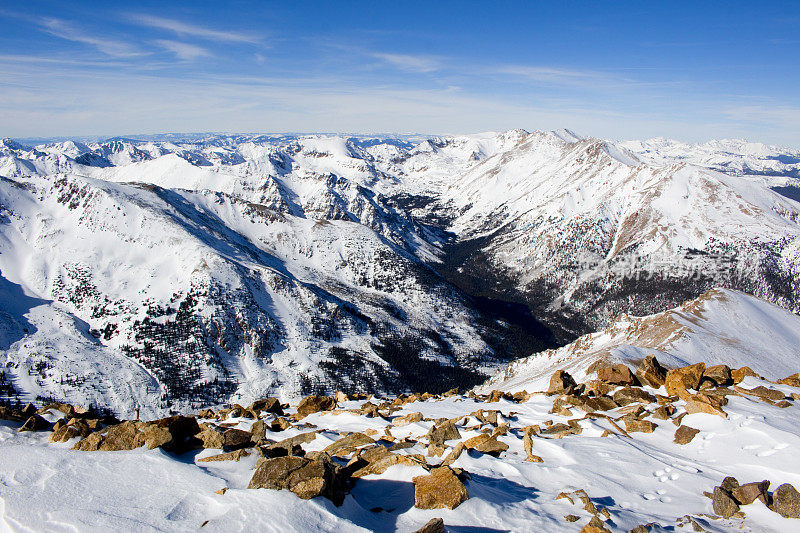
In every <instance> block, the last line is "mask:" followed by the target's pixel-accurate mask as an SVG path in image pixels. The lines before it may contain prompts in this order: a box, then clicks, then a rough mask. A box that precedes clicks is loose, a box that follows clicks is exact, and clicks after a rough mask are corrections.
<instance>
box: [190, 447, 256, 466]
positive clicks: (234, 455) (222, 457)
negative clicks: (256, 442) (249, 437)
mask: <svg viewBox="0 0 800 533" xmlns="http://www.w3.org/2000/svg"><path fill="white" fill-rule="evenodd" d="M249 456H250V452H248V451H247V450H236V451H233V452H226V453H218V454H216V455H211V456H209V457H203V458H202V459H198V461H200V462H203V463H209V462H212V461H236V462H239V459H241V458H242V457H249Z"/></svg>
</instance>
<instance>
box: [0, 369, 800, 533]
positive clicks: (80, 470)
mask: <svg viewBox="0 0 800 533" xmlns="http://www.w3.org/2000/svg"><path fill="white" fill-rule="evenodd" d="M757 384H761V382H760V380H757V379H755V378H747V379H746V380H745V381H744V382H743V383H742V384H741V385H742V387H745V388H751V387H753V386H755V385H757ZM770 386H771V385H770ZM776 388H778V389H780V390H783V391H784V392H785V393H787V394H789V393H791V392H792V391H795V392H796V391H797V389H794V388H792V387H784V386H778V387H776ZM551 403H552V397H550V398H548V397H546V396H543V395H535V396H533V397H532V398H531V399H530V400H529V401H527V402H522V403H514V402H509V401H506V400H500V401H499V402H496V403H489V404H487V403H484V402H478V401H475V400H472V399H469V398H466V397H462V396H455V397H451V398H447V399H442V400H429V401H425V402H414V403H410V404H407V405H406V406H405V408H404V409H403V410H401V411H398V412H396V413H394V415H403V414H407V413H412V412H421V413H422V414H423V415H424V416H425V417H426V418H433V419H436V418H455V417H458V416H465V415H468V414H469V413H471V412H473V411H476V410H477V409H497V410H500V411H501V412H502V419H501V420H502V421H503V422H507V423H509V424H510V426H511V430H510V432H509V433H508V434H507V435H504V436H501V437H499V440H500V441H501V442H504V443H506V444H508V445H509V450H508V451H507V452H505V453H504V454H503V455H502V456H501V457H499V458H495V457H492V456H489V455H483V454H480V453H478V452H474V451H473V452H464V453H463V454H462V455H461V457H460V458H459V459H457V460H456V462H455V463H454V464H453V466H454V467H458V468H462V469H464V470H466V471H467V472H469V473H470V475H471V479H470V480H469V481H467V482H466V486H467V489H468V491H469V493H470V498H469V499H468V500H467V501H466V502H464V503H463V504H461V505H460V506H458V507H457V508H456V509H454V510H444V509H439V510H420V509H416V508H414V507H413V502H414V488H413V485H412V483H411V479H412V477H414V476H417V475H421V474H424V473H425V471H424V470H423V469H422V468H421V467H418V466H414V467H412V466H402V465H396V466H393V467H390V468H389V469H388V470H387V471H386V472H385V473H384V474H382V475H371V476H368V477H366V478H363V479H361V480H359V481H357V482H356V485H355V487H354V488H353V490H352V492H351V494H350V495H348V496H347V498H346V500H345V502H344V504H343V505H342V506H341V507H335V506H334V505H333V504H332V503H331V502H330V501H328V500H326V499H324V498H315V499H313V500H309V501H306V500H301V499H299V498H297V497H296V496H295V495H294V494H292V493H290V492H288V491H274V490H267V489H258V490H251V489H247V488H246V487H247V484H248V481H249V479H250V477H251V475H252V471H253V467H254V463H255V455H252V456H250V457H247V458H244V459H242V460H241V461H239V462H232V461H226V462H215V463H198V462H197V460H198V459H199V458H202V457H205V456H208V455H212V454H213V453H216V452H214V451H212V450H203V451H201V452H199V453H190V454H184V455H182V456H172V455H170V454H168V453H166V452H163V451H160V450H158V449H156V450H146V449H144V448H141V449H138V450H133V451H119V452H80V451H73V450H70V449H69V448H70V447H71V445H72V444H74V442H75V440H73V441H71V442H69V443H64V444H50V443H47V442H46V438H47V435H49V433H46V432H43V433H17V432H16V427H17V426H18V424H13V423H8V422H3V423H2V425H0V484H1V485H0V486H2V491H0V513H2V524H3V525H4V527H5V528H6V529H8V530H11V531H34V530H35V531H40V530H49V531H65V530H72V529H75V530H79V531H108V530H115V531H134V530H135V531H164V530H169V531H195V530H197V528H198V527H199V526H201V525H203V524H205V526H204V531H205V530H209V531H363V530H373V531H413V530H415V529H417V528H419V527H421V526H422V525H423V524H424V523H426V522H427V521H428V520H429V519H431V518H434V517H442V518H443V519H444V522H445V524H446V527H447V528H448V531H451V532H474V531H508V530H511V531H577V530H578V529H579V528H580V526H582V525H583V524H585V523H586V522H587V521H588V519H589V517H590V515H589V514H587V513H586V512H585V511H583V510H582V508H581V505H580V504H576V505H571V504H569V503H568V502H567V500H564V499H558V500H557V499H556V496H557V495H558V494H559V493H560V492H562V491H570V490H575V489H585V490H586V491H587V493H588V494H589V496H590V497H591V498H592V501H593V503H594V504H595V505H596V506H597V507H599V508H607V509H608V511H609V512H610V515H611V521H610V522H608V523H607V524H606V525H607V527H609V528H610V529H611V530H612V531H628V530H629V529H631V528H633V527H634V526H636V525H638V524H645V523H650V522H654V523H656V524H660V527H656V528H655V529H653V531H691V530H692V529H691V526H688V527H687V528H685V529H683V528H680V527H677V529H673V528H675V527H676V526H677V524H678V522H677V521H678V519H680V518H682V517H684V516H685V515H687V514H688V515H691V516H693V517H694V519H695V520H696V521H697V522H698V523H700V524H702V526H703V527H704V528H705V529H706V530H708V531H728V530H730V531H734V530H735V531H753V532H769V531H793V530H796V529H795V528H796V527H797V526H798V523H797V521H792V520H790V519H785V518H782V517H780V516H779V515H777V514H776V513H773V512H772V511H770V510H769V509H767V508H766V507H765V506H764V505H763V504H761V503H760V502H758V501H757V502H756V503H754V504H752V505H749V506H746V507H744V508H743V510H744V511H745V512H746V514H747V517H746V518H745V519H744V520H741V519H729V520H719V519H717V520H713V519H710V518H708V517H705V516H704V515H706V514H713V512H712V508H711V500H709V499H707V498H706V497H704V496H703V494H702V493H703V491H708V490H711V488H712V487H713V486H714V485H718V484H719V483H720V481H721V480H722V479H723V478H724V477H725V476H727V475H733V476H735V477H737V478H738V479H740V480H744V481H755V480H758V481H760V480H761V479H769V480H770V481H771V482H772V487H773V489H774V488H775V487H777V485H779V484H781V483H784V482H788V483H792V484H795V485H800V457H798V455H797V454H796V453H794V452H793V450H795V449H797V446H800V425H798V424H797V421H798V414H800V413H798V407H797V406H796V405H792V406H791V407H789V408H786V409H780V408H777V407H775V406H772V405H767V404H764V403H759V402H757V401H754V400H751V399H746V398H741V397H732V398H731V401H730V403H729V404H728V405H727V406H726V408H725V409H726V411H727V412H728V414H729V418H728V419H723V418H720V417H717V416H713V415H707V414H694V415H687V416H685V417H684V418H683V420H682V422H681V423H682V424H686V425H690V426H692V427H695V428H698V429H700V430H701V431H700V433H699V434H698V436H697V437H696V438H695V439H694V440H693V441H692V442H691V443H689V444H687V445H684V446H680V445H677V444H674V443H673V442H672V438H673V433H674V431H675V425H673V424H672V423H670V422H667V421H663V422H660V423H659V427H658V428H656V430H655V431H654V432H653V433H652V434H641V433H635V434H632V436H633V438H626V437H624V436H622V435H614V436H610V437H601V435H602V433H603V431H604V430H606V429H610V430H612V431H613V429H614V428H613V427H612V426H611V425H610V424H609V423H608V422H606V421H604V420H594V421H592V420H584V421H582V422H580V424H581V426H582V427H583V432H582V433H581V434H580V435H572V436H569V437H565V438H563V439H558V440H550V439H543V438H538V439H534V442H533V449H534V453H536V454H538V455H539V456H541V457H542V459H543V462H542V463H530V462H526V461H524V458H525V457H526V454H525V452H524V451H523V444H522V439H521V432H520V431H519V430H520V428H522V427H524V426H527V425H531V424H542V423H543V422H544V421H546V420H553V421H555V422H566V417H561V416H558V415H553V414H550V413H549V410H550V407H551ZM358 404H359V402H347V403H346V404H345V405H344V406H343V407H356V406H358ZM473 420H474V418H473ZM231 421H232V422H237V426H236V427H240V428H243V429H246V428H247V427H248V426H249V424H250V423H251V422H252V421H248V420H246V419H233V420H231ZM304 422H307V423H311V424H314V425H316V426H318V429H323V431H322V433H320V435H319V436H318V437H317V438H316V439H315V440H314V441H312V442H310V443H308V444H305V445H304V448H305V449H306V451H311V450H320V449H322V448H324V447H325V446H326V445H328V444H330V443H332V442H334V441H335V440H336V439H337V438H339V435H338V433H345V432H350V431H364V430H367V429H370V428H372V429H376V430H378V431H379V432H380V433H381V434H383V431H384V428H386V427H387V426H389V424H390V422H389V421H387V420H383V419H381V418H365V417H363V416H360V415H355V414H349V413H344V414H331V413H317V414H313V415H310V416H308V417H307V418H306V419H304ZM432 425H433V422H431V421H427V422H425V421H423V422H419V423H413V424H410V425H408V426H404V427H401V428H392V429H391V433H392V434H393V435H394V436H395V437H397V438H402V437H406V436H411V437H414V438H420V437H422V436H424V435H425V434H426V433H427V431H428V429H429V428H430V427H431V426H432ZM299 432H300V430H296V429H290V430H287V431H285V432H281V433H280V434H275V435H270V434H269V433H268V436H269V437H271V438H278V439H279V438H285V437H288V436H291V435H293V434H296V433H299ZM477 434H478V431H477V430H471V431H470V430H463V429H462V437H463V438H464V439H466V438H469V437H472V436H475V435H477ZM451 444H453V443H452V442H451ZM398 453H404V454H411V453H423V454H424V453H425V449H424V447H422V445H421V444H418V445H416V446H414V447H413V448H409V449H406V450H401V451H400V452H398ZM427 460H428V462H429V464H433V463H436V462H438V461H439V460H440V458H435V457H428V458H427ZM223 487H229V490H227V492H225V493H224V494H221V495H220V494H216V493H215V491H218V490H219V489H221V488H223ZM378 507H380V508H382V509H384V510H383V511H378V512H375V511H372V509H375V508H378ZM568 514H574V515H577V516H579V517H580V521H579V522H576V523H568V522H566V521H565V520H564V516H565V515H568Z"/></svg>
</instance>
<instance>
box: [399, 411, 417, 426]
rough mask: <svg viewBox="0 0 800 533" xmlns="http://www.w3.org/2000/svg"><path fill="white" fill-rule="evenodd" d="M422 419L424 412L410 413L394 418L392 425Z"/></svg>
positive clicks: (403, 424) (401, 424)
mask: <svg viewBox="0 0 800 533" xmlns="http://www.w3.org/2000/svg"><path fill="white" fill-rule="evenodd" d="M421 421H422V413H409V414H407V415H403V416H398V417H397V418H394V419H393V420H392V425H393V426H395V427H402V426H407V425H408V424H413V423H415V422H421Z"/></svg>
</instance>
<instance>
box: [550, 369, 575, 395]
mask: <svg viewBox="0 0 800 533" xmlns="http://www.w3.org/2000/svg"><path fill="white" fill-rule="evenodd" d="M577 387H578V384H577V383H575V380H574V379H572V376H570V375H569V374H568V373H567V372H565V371H563V370H557V371H556V372H555V373H553V375H552V376H551V377H550V386H549V387H548V389H547V394H570V393H572V392H573V391H574V390H575V389H576V388H577Z"/></svg>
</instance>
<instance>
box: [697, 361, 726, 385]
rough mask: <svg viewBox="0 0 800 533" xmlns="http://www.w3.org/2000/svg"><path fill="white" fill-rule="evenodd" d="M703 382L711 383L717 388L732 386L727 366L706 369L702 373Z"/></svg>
mask: <svg viewBox="0 0 800 533" xmlns="http://www.w3.org/2000/svg"><path fill="white" fill-rule="evenodd" d="M703 380H704V381H705V380H708V381H711V382H712V383H713V384H714V385H716V386H718V387H724V386H726V385H732V384H733V377H732V376H731V369H730V367H729V366H728V365H714V366H710V367H708V368H706V369H705V371H703Z"/></svg>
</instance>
